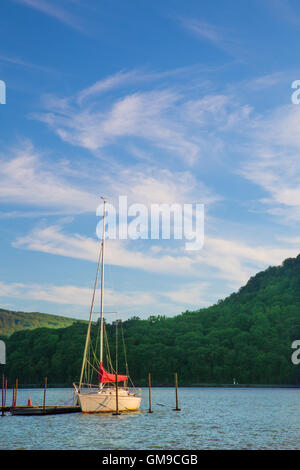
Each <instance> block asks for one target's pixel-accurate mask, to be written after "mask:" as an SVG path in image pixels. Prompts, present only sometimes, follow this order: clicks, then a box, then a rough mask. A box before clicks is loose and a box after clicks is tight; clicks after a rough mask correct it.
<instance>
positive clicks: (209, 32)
mask: <svg viewBox="0 0 300 470" xmlns="http://www.w3.org/2000/svg"><path fill="white" fill-rule="evenodd" d="M175 21H177V23H178V24H179V25H180V26H181V28H183V29H184V30H186V31H187V32H189V33H190V34H192V35H193V36H194V37H196V38H197V39H201V40H204V41H208V42H210V43H211V44H213V45H214V46H216V47H217V48H218V49H221V50H222V51H224V52H226V53H228V54H229V55H231V56H234V57H237V58H241V56H242V55H241V53H242V51H243V48H242V45H241V42H240V40H238V39H237V38H236V37H234V35H233V33H232V31H230V30H228V29H225V28H223V27H219V26H217V25H215V24H212V23H208V22H206V21H203V20H202V19H198V18H188V17H184V16H178V17H176V18H175Z"/></svg>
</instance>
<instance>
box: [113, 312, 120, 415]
mask: <svg viewBox="0 0 300 470" xmlns="http://www.w3.org/2000/svg"><path fill="white" fill-rule="evenodd" d="M120 414H121V413H120V412H119V384H118V320H116V412H115V413H113V415H115V416H117V415H120Z"/></svg>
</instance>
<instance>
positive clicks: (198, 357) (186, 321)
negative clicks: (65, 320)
mask: <svg viewBox="0 0 300 470" xmlns="http://www.w3.org/2000/svg"><path fill="white" fill-rule="evenodd" d="M96 329H97V326H96V325H93V334H96ZM106 329H107V333H108V337H109V338H111V340H112V341H111V344H112V345H114V344H115V327H114V325H107V327H106ZM123 331H124V336H125V342H126V345H127V359H128V363H129V370H130V375H131V377H132V379H133V381H134V382H135V383H136V384H140V385H143V384H146V377H147V374H148V372H149V371H150V372H151V373H152V380H153V385H167V384H170V383H172V382H173V373H174V372H175V371H176V372H178V375H179V381H180V384H181V385H195V384H200V383H207V384H209V383H214V384H217V383H219V384H222V383H223V384H224V383H227V384H229V383H232V382H233V378H235V379H237V380H238V382H239V383H243V384H299V383H300V365H299V366H295V365H293V364H292V362H291V355H292V352H293V350H292V349H291V344H292V341H294V340H295V339H300V255H299V256H298V257H297V258H295V259H287V260H286V261H285V262H284V263H283V265H282V266H278V267H270V268H268V269H267V270H266V271H263V272H261V273H258V274H257V275H256V276H254V277H252V278H251V279H250V280H249V282H248V283H247V284H246V286H244V287H243V288H241V289H240V290H239V292H237V293H234V294H232V295H230V296H229V297H227V298H226V299H225V300H223V301H219V302H218V303H217V304H216V305H213V306H211V307H209V308H205V309H200V310H198V311H195V312H189V311H186V312H184V313H182V314H181V315H179V316H176V317H173V318H166V317H164V316H156V317H150V318H149V319H148V320H140V319H138V318H132V319H130V320H127V321H125V322H123ZM85 334H86V325H84V324H82V323H74V324H73V325H71V326H69V327H67V328H59V329H48V328H39V329H36V330H32V331H19V332H16V333H14V334H12V335H11V336H10V338H9V339H8V341H7V352H8V358H7V366H6V373H7V375H8V377H9V380H10V381H11V382H12V381H13V380H14V379H15V378H16V377H18V378H19V381H20V382H21V383H23V384H25V383H30V384H32V383H41V382H42V380H43V377H44V376H45V375H47V376H48V382H49V383H53V384H55V383H58V384H65V385H68V386H70V385H71V384H72V382H73V381H74V380H78V376H79V374H80V366H81V359H82V352H83V347H84V340H85ZM119 338H120V346H119V350H120V351H121V350H122V340H121V335H120V336H119ZM111 356H112V359H113V360H114V346H113V347H112V349H111ZM122 367H123V369H122ZM124 367H125V366H124V361H123V355H122V354H121V356H120V358H119V370H120V372H121V371H122V370H124Z"/></svg>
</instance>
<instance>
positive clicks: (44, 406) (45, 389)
mask: <svg viewBox="0 0 300 470" xmlns="http://www.w3.org/2000/svg"><path fill="white" fill-rule="evenodd" d="M46 391H47V377H45V388H44V404H43V408H44V411H45V409H46Z"/></svg>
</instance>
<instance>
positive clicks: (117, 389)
mask: <svg viewBox="0 0 300 470" xmlns="http://www.w3.org/2000/svg"><path fill="white" fill-rule="evenodd" d="M120 414H121V413H120V412H119V386H118V374H116V412H115V413H113V415H114V416H118V415H120Z"/></svg>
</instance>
